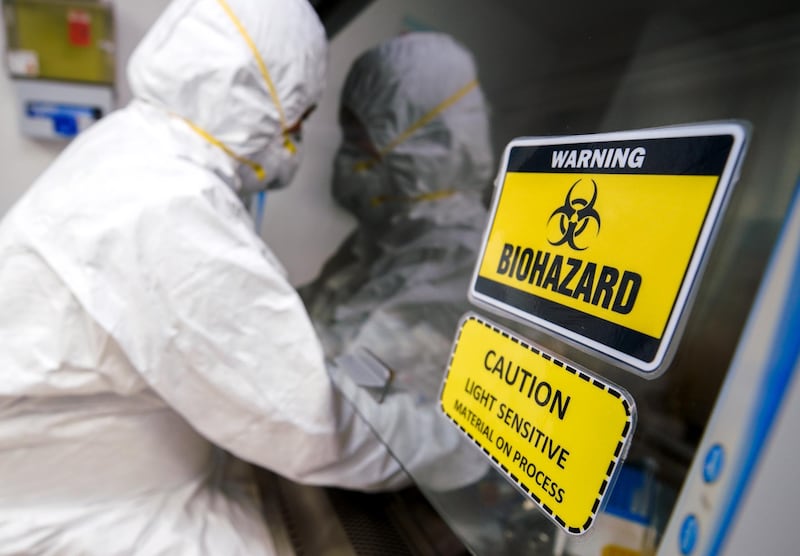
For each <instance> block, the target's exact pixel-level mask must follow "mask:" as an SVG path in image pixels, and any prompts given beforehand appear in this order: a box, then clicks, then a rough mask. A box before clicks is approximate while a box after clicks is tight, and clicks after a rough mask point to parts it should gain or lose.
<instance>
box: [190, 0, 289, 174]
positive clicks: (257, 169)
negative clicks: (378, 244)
mask: <svg viewBox="0 0 800 556" xmlns="http://www.w3.org/2000/svg"><path fill="white" fill-rule="evenodd" d="M217 3H218V4H219V5H220V7H221V8H222V9H223V11H224V12H225V13H226V14H227V16H228V17H229V18H230V20H231V21H232V22H233V25H234V26H235V27H236V30H237V31H238V32H239V34H240V35H241V36H242V38H243V39H244V42H245V43H246V44H247V46H248V48H249V49H250V52H251V53H252V54H253V58H255V60H256V64H257V65H258V70H259V72H260V73H261V77H263V78H264V83H266V85H267V91H268V92H269V96H270V97H271V98H272V102H273V103H274V104H275V108H276V109H277V110H278V120H279V122H280V126H281V135H283V138H284V141H283V145H284V147H285V148H287V149H288V150H289V151H291V152H292V154H295V153H296V152H297V146H296V145H295V144H294V143H293V142H292V140H291V138H290V137H289V134H288V133H287V129H288V128H287V126H286V115H285V114H284V112H283V106H282V105H281V101H280V99H279V98H278V91H277V90H276V89H275V84H274V83H273V82H272V78H271V77H270V75H269V71H267V65H266V64H265V63H264V59H263V58H262V57H261V54H260V53H259V52H258V49H257V48H256V45H255V43H254V42H253V39H252V38H250V34H249V33H248V32H247V29H245V28H244V25H242V22H241V21H240V20H239V18H238V17H236V14H235V13H233V10H232V9H231V7H230V5H229V4H228V3H227V2H226V1H225V0H217ZM175 116H177V117H179V118H180V119H182V120H183V121H184V122H186V124H187V125H188V126H189V127H190V128H192V130H193V131H194V132H195V133H197V134H198V135H200V137H202V138H203V139H205V140H206V141H208V142H209V143H211V144H212V145H214V146H215V147H217V148H219V149H220V150H222V151H223V152H224V153H225V154H227V155H228V156H230V157H231V158H232V159H234V160H235V161H237V162H239V163H240V164H244V165H245V166H247V167H249V168H250V169H251V170H253V172H254V173H255V175H256V177H257V178H258V179H259V181H265V180H266V179H267V173H266V171H265V170H264V168H263V167H262V166H261V165H260V164H259V163H257V162H254V161H252V160H250V159H249V158H245V157H243V156H240V155H238V154H236V153H235V152H233V150H232V149H231V148H230V147H228V146H227V145H226V144H225V143H223V142H222V141H220V140H219V139H217V138H216V137H214V135H213V134H211V133H210V132H208V131H206V130H205V129H203V128H202V127H200V126H199V125H197V124H196V123H194V122H193V121H191V120H189V119H188V118H184V117H183V116H180V115H177V114H175Z"/></svg>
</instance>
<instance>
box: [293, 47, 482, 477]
mask: <svg viewBox="0 0 800 556" xmlns="http://www.w3.org/2000/svg"><path fill="white" fill-rule="evenodd" d="M340 123H341V126H342V130H343V141H342V144H341V146H340V148H339V150H338V152H337V154H336V157H335V161H334V176H333V184H332V193H333V197H334V198H335V200H336V201H337V202H338V203H339V204H341V205H342V206H343V207H344V208H346V209H347V210H349V211H350V212H351V213H352V214H353V215H354V216H355V218H356V219H357V221H358V223H357V228H356V230H355V231H354V232H353V233H352V234H351V235H350V236H349V237H348V238H347V239H346V240H345V241H344V243H343V244H342V246H341V247H340V248H339V249H338V251H337V252H336V253H335V254H334V255H333V256H332V257H331V259H330V260H329V261H328V262H327V263H326V264H325V265H324V267H323V269H322V271H321V272H320V274H319V276H318V277H317V278H316V279H315V280H314V281H312V282H311V283H310V284H307V285H305V286H304V287H302V288H300V293H301V296H302V297H303V299H304V301H305V302H306V305H307V307H308V309H309V313H310V315H311V318H312V321H313V322H314V325H315V327H316V328H317V331H318V332H319V335H320V337H321V339H322V341H323V346H324V349H325V352H326V355H327V356H328V357H329V358H331V359H332V360H334V361H339V362H343V363H342V366H344V367H348V368H351V369H353V368H357V367H359V363H360V364H361V365H360V366H362V367H365V368H366V367H370V366H372V367H381V366H383V367H385V369H384V371H385V372H384V374H383V376H387V375H388V374H389V373H393V374H392V378H391V381H392V382H391V383H390V384H389V391H390V392H409V393H410V395H411V396H413V399H415V403H416V408H414V409H411V410H409V412H408V413H409V414H414V415H424V414H426V413H428V412H430V413H437V414H438V415H437V417H438V418H439V419H441V421H442V422H443V423H444V426H450V427H451V428H452V429H453V430H454V431H455V430H456V429H455V427H454V426H453V425H452V424H450V423H446V418H445V417H444V415H442V414H441V413H440V412H439V410H438V401H437V398H438V393H439V388H440V386H441V382H442V377H443V375H444V371H445V368H446V366H447V363H448V359H449V355H450V349H451V346H452V343H453V339H454V336H455V333H456V329H457V326H458V322H459V319H460V318H461V317H462V316H463V315H464V313H465V312H466V311H467V310H468V309H469V303H468V301H467V290H468V284H469V280H470V277H471V274H472V271H473V268H474V265H475V262H476V259H477V255H478V251H479V249H480V246H481V238H482V234H483V229H484V225H485V223H486V218H487V213H486V209H485V208H484V205H483V203H482V200H481V198H482V193H483V191H485V190H486V188H487V187H489V186H490V184H491V175H492V171H493V156H492V150H491V146H490V137H489V115H488V108H487V105H486V102H485V99H484V96H483V94H482V91H481V88H480V86H479V84H478V81H477V70H476V66H475V63H474V61H473V59H472V56H471V55H470V53H469V52H468V51H467V50H466V49H465V48H464V47H462V46H461V45H459V44H458V43H457V42H456V41H454V40H453V39H452V38H451V37H449V36H447V35H445V34H441V33H432V32H418V33H409V34H405V35H401V36H399V37H396V38H393V39H390V40H388V41H386V42H384V43H382V44H380V45H378V46H377V47H375V48H372V49H371V50H369V51H367V52H365V53H364V54H362V55H361V56H360V57H359V58H358V59H357V60H356V61H355V62H354V64H353V65H352V67H351V69H350V71H349V73H348V75H347V78H346V80H345V84H344V87H343V90H342V94H341V103H340ZM387 369H388V370H387ZM365 374H366V373H363V372H362V373H360V375H359V376H361V377H363V376H364V375H365ZM372 376H373V377H375V376H378V377H379V376H381V373H380V369H377V370H376V371H375V372H374V373H373V374H372ZM357 380H358V378H356V381H357ZM369 380H370V379H366V380H365V381H364V383H365V384H367V383H369ZM344 389H345V391H346V392H347V393H348V395H351V396H356V398H355V403H356V405H357V406H358V407H359V408H361V409H362V411H369V410H370V408H369V407H366V409H365V408H364V405H365V404H366V403H367V402H368V398H367V397H366V396H365V395H364V394H363V392H362V391H354V389H353V388H352V387H350V388H344ZM387 399H391V395H390V396H389V398H387ZM383 417H385V415H383V416H382V415H378V416H371V417H369V418H368V420H369V421H370V422H371V423H373V425H375V426H376V428H378V429H379V432H381V433H383V431H392V430H394V428H395V426H396V425H395V424H394V423H392V422H391V420H386V419H383ZM431 418H433V417H431ZM456 432H457V431H456ZM459 434H460V433H459ZM438 437H439V442H440V443H442V444H441V449H442V451H443V452H444V451H445V446H448V448H447V449H448V450H450V451H451V455H452V457H450V458H449V459H448V463H447V465H441V464H439V465H435V466H432V467H429V468H425V469H423V468H417V467H415V466H414V465H413V464H410V463H408V462H409V461H410V460H411V459H413V458H415V457H417V451H418V450H419V449H420V446H413V445H404V444H392V449H393V451H394V453H395V455H396V456H397V457H398V459H400V461H401V462H403V463H404V464H405V465H406V467H407V469H408V470H409V471H410V473H411V475H412V476H414V478H415V479H416V481H417V482H418V483H420V484H421V485H422V486H424V487H429V488H433V489H446V488H453V487H457V486H462V485H464V484H468V483H469V482H470V481H473V480H475V479H476V478H477V477H479V476H480V475H482V474H483V473H484V472H485V471H486V469H487V464H486V461H485V459H484V458H483V456H482V454H480V453H478V451H476V450H474V446H472V445H470V443H469V441H468V440H467V439H466V438H462V437H461V436H458V435H453V436H449V435H446V434H444V433H441V434H439V435H438Z"/></svg>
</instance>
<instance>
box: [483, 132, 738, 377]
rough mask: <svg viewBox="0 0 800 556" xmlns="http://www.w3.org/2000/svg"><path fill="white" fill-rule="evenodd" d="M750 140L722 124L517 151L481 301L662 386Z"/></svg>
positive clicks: (504, 179) (499, 201)
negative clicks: (670, 354)
mask: <svg viewBox="0 0 800 556" xmlns="http://www.w3.org/2000/svg"><path fill="white" fill-rule="evenodd" d="M744 139H745V133H744V130H743V128H742V127H741V126H739V125H738V124H716V125H695V126H686V127H675V128H667V129H662V130H644V131H639V132H625V133H613V134H604V135H590V136H576V137H566V138H555V139H554V138H549V139H524V140H516V141H513V142H512V143H511V144H510V145H509V146H508V147H507V149H506V152H505V157H504V162H503V168H504V174H503V175H502V176H501V178H500V180H499V183H498V187H499V188H500V190H499V192H498V194H497V195H496V196H495V199H496V200H495V205H494V207H493V212H492V217H491V219H490V221H489V225H488V228H487V232H486V235H485V240H484V245H483V251H482V254H481V257H480V259H479V262H478V265H477V267H476V271H475V275H474V278H473V283H472V286H471V291H470V296H471V299H472V300H473V301H475V302H476V303H479V304H486V305H489V306H491V307H494V308H498V309H501V310H503V311H504V312H508V313H511V314H513V315H515V316H516V317H519V318H522V319H524V320H525V321H527V322H530V323H532V324H534V325H537V326H539V327H542V328H544V329H546V330H549V331H554V332H556V333H558V334H560V335H561V336H564V337H566V338H567V339H568V340H571V341H572V343H575V344H578V345H579V346H581V347H585V348H590V349H591V350H594V351H595V352H600V353H601V354H603V355H605V356H608V357H610V358H612V359H614V360H615V361H617V362H621V363H622V364H623V365H622V366H624V367H627V368H629V369H633V370H635V371H639V372H641V373H643V374H645V375H650V376H651V377H652V376H656V375H657V374H658V372H659V371H661V370H663V366H664V364H665V363H667V361H665V359H666V355H667V354H668V352H669V348H670V344H671V341H672V340H673V339H674V336H675V334H676V330H678V329H679V324H680V322H681V318H682V317H683V315H684V311H685V310H686V309H687V300H688V299H689V297H690V292H691V290H692V286H693V284H694V283H695V280H696V278H697V276H698V273H699V271H700V269H701V267H702V263H703V259H704V256H705V254H706V252H707V251H708V247H709V243H710V240H711V238H712V235H713V232H714V229H715V226H716V224H717V222H718V220H719V218H720V215H721V214H722V210H723V207H724V205H725V201H726V200H727V196H728V193H729V191H730V189H731V184H732V183H733V181H734V179H733V177H734V175H735V169H736V167H737V162H738V160H739V158H740V155H741V152H742V148H743V145H744Z"/></svg>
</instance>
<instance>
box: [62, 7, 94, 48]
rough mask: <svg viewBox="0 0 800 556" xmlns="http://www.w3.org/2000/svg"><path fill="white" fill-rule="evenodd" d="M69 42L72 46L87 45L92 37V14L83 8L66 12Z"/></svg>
mask: <svg viewBox="0 0 800 556" xmlns="http://www.w3.org/2000/svg"><path fill="white" fill-rule="evenodd" d="M67 27H68V31H69V32H68V36H69V43H70V44H72V45H74V46H89V45H90V44H91V39H92V16H91V15H89V12H86V11H83V10H69V11H68V12H67Z"/></svg>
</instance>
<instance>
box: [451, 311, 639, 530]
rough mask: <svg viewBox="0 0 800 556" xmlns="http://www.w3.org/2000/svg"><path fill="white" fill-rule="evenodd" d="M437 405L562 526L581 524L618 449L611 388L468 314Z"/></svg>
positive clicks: (621, 438) (629, 405) (625, 418)
mask: <svg viewBox="0 0 800 556" xmlns="http://www.w3.org/2000/svg"><path fill="white" fill-rule="evenodd" d="M440 401H441V409H442V411H443V412H444V413H445V415H447V416H448V417H449V418H450V419H451V420H452V421H453V422H454V423H455V424H456V425H457V426H458V428H459V429H461V431H462V432H463V433H464V434H466V435H467V436H468V437H469V438H470V439H471V440H472V441H473V442H474V443H475V444H477V445H478V446H479V447H480V448H481V450H483V452H484V453H485V454H486V455H487V456H488V457H489V458H490V459H491V461H492V462H493V463H494V464H495V466H496V467H498V468H499V470H500V471H501V472H502V473H503V474H504V475H505V476H506V477H507V478H508V479H509V480H510V481H511V482H513V483H514V484H515V485H516V486H517V487H518V488H519V489H520V490H521V491H523V492H524V493H525V494H526V495H527V496H529V497H530V498H531V499H532V500H533V501H534V502H536V503H537V504H538V505H539V507H540V508H541V509H542V510H543V511H544V512H545V513H546V514H547V515H548V516H550V518H551V519H552V520H553V521H554V522H556V523H557V524H558V525H560V526H561V527H562V528H563V529H564V530H565V531H567V532H569V533H572V534H582V533H584V532H586V531H587V530H588V529H589V527H591V525H592V523H593V522H594V519H595V517H596V515H597V512H598V511H599V509H600V508H601V507H602V502H603V498H604V496H605V495H606V494H607V492H608V490H609V486H610V485H611V484H612V483H613V480H614V477H615V474H616V472H617V470H618V469H619V468H620V467H621V465H622V462H623V460H624V459H625V455H626V454H627V451H628V446H629V443H630V439H631V438H632V436H633V428H634V426H635V423H636V411H635V406H634V404H633V401H632V400H631V399H630V398H629V397H628V395H627V393H625V392H624V391H622V390H620V389H619V388H617V387H615V386H613V385H611V384H609V383H607V382H605V381H603V380H601V379H600V378H598V377H593V376H590V375H589V374H588V373H586V372H585V371H582V370H580V369H579V368H577V367H575V366H573V365H571V364H570V363H566V362H564V361H562V360H560V359H559V358H558V357H555V356H553V355H550V354H548V353H546V352H544V351H542V350H541V349H539V348H538V347H536V346H535V345H533V344H532V343H529V342H528V341H526V340H523V339H520V338H517V337H516V336H514V335H513V334H512V333H510V332H508V331H506V330H503V329H501V328H500V327H498V326H497V325H494V324H492V323H490V322H489V321H487V320H484V319H481V318H479V317H478V316H477V315H474V314H469V315H467V316H466V317H465V319H464V320H463V321H462V323H461V326H460V328H459V331H458V334H457V336H456V341H455V344H454V347H453V352H452V356H451V358H450V365H449V367H448V369H447V374H446V376H445V380H444V384H443V386H442V393H441V398H440Z"/></svg>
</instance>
